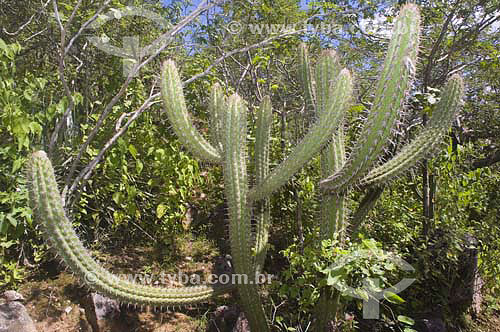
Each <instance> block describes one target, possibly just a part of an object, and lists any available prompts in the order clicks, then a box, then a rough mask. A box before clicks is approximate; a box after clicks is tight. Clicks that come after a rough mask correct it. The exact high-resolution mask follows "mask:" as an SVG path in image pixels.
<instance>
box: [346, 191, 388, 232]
mask: <svg viewBox="0 0 500 332" xmlns="http://www.w3.org/2000/svg"><path fill="white" fill-rule="evenodd" d="M383 192H384V187H372V188H370V189H369V190H368V192H367V193H366V194H365V196H364V197H363V199H362V200H361V202H360V203H359V206H358V208H357V209H356V211H355V212H354V214H353V215H352V218H351V229H350V232H351V239H354V238H356V236H357V234H358V231H359V227H360V226H361V224H362V223H363V220H365V218H366V216H367V215H368V212H370V210H371V209H373V208H374V207H375V204H376V203H377V201H378V199H379V198H380V196H382V193H383Z"/></svg>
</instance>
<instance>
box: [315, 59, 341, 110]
mask: <svg viewBox="0 0 500 332" xmlns="http://www.w3.org/2000/svg"><path fill="white" fill-rule="evenodd" d="M341 69H342V68H341V67H340V61H339V58H338V56H337V53H336V52H335V51H334V50H324V51H323V52H322V54H321V56H320V57H319V59H318V62H317V63H316V67H315V77H316V79H315V87H316V113H317V114H321V113H323V112H325V111H326V110H327V107H328V105H329V101H328V99H329V98H330V97H331V95H330V92H331V86H332V84H333V83H334V81H335V80H336V79H337V77H338V75H339V72H340V70H341Z"/></svg>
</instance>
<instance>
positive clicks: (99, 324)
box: [85, 293, 122, 332]
mask: <svg viewBox="0 0 500 332" xmlns="http://www.w3.org/2000/svg"><path fill="white" fill-rule="evenodd" d="M85 306H86V308H85V315H86V317H87V321H88V322H89V324H90V326H92V330H93V331H94V332H107V331H115V330H116V328H117V327H118V326H119V325H122V324H121V323H120V322H119V316H120V305H119V304H118V302H117V301H115V300H112V299H109V298H107V297H104V296H102V295H100V294H97V293H91V294H89V296H87V299H86V301H85ZM116 331H119V330H116Z"/></svg>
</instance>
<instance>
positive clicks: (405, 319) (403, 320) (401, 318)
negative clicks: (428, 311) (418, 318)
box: [398, 315, 415, 325]
mask: <svg viewBox="0 0 500 332" xmlns="http://www.w3.org/2000/svg"><path fill="white" fill-rule="evenodd" d="M398 321H400V322H401V323H405V324H408V325H413V324H415V321H414V320H413V319H411V318H410V317H407V316H403V315H399V316H398Z"/></svg>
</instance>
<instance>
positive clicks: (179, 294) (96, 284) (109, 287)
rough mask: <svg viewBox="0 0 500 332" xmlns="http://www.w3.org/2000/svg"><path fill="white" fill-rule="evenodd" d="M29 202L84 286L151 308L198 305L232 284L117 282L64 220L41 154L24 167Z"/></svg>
mask: <svg viewBox="0 0 500 332" xmlns="http://www.w3.org/2000/svg"><path fill="white" fill-rule="evenodd" d="M28 176H29V181H28V184H29V200H30V206H31V208H32V209H33V211H34V214H35V216H36V218H37V220H38V221H39V222H40V223H41V225H42V227H43V230H44V235H45V237H46V239H47V240H48V242H50V243H51V244H52V246H53V248H54V249H55V250H56V251H57V253H58V254H59V255H60V256H61V258H62V259H63V261H64V262H65V263H66V264H67V265H68V266H69V267H70V269H71V270H72V271H73V273H75V274H76V275H77V276H78V277H79V278H80V279H81V280H82V281H83V282H84V283H86V284H87V285H88V286H89V287H90V288H93V289H95V290H97V291H98V292H100V293H102V294H104V295H106V296H109V297H112V298H116V299H118V300H120V301H122V302H125V303H132V304H138V305H150V306H155V307H163V306H173V305H184V304H190V303H198V302H202V301H206V300H207V299H209V298H211V297H213V296H215V295H218V294H223V293H226V292H228V291H229V290H231V289H232V288H233V286H232V285H226V286H224V285H221V286H219V287H206V286H193V287H179V288H158V287H152V286H143V285H139V284H136V283H132V282H129V281H125V280H121V279H120V278H119V277H118V276H116V275H114V274H112V273H110V272H108V271H107V270H105V269H104V268H103V267H102V266H101V265H100V264H99V263H98V262H97V261H95V260H94V259H93V258H92V256H91V255H90V254H89V253H88V252H87V250H86V249H85V248H84V246H83V244H82V242H81V241H80V240H79V239H78V236H77V235H76V233H75V231H74V229H73V227H72V224H71V222H70V221H69V220H68V218H66V216H65V213H64V209H63V204H62V199H61V196H60V194H59V191H58V189H57V183H56V179H55V176H54V170H53V168H52V164H51V162H50V160H49V159H48V158H47V155H46V154H45V152H43V151H38V152H35V153H33V154H32V156H31V159H30V162H29V164H28Z"/></svg>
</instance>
